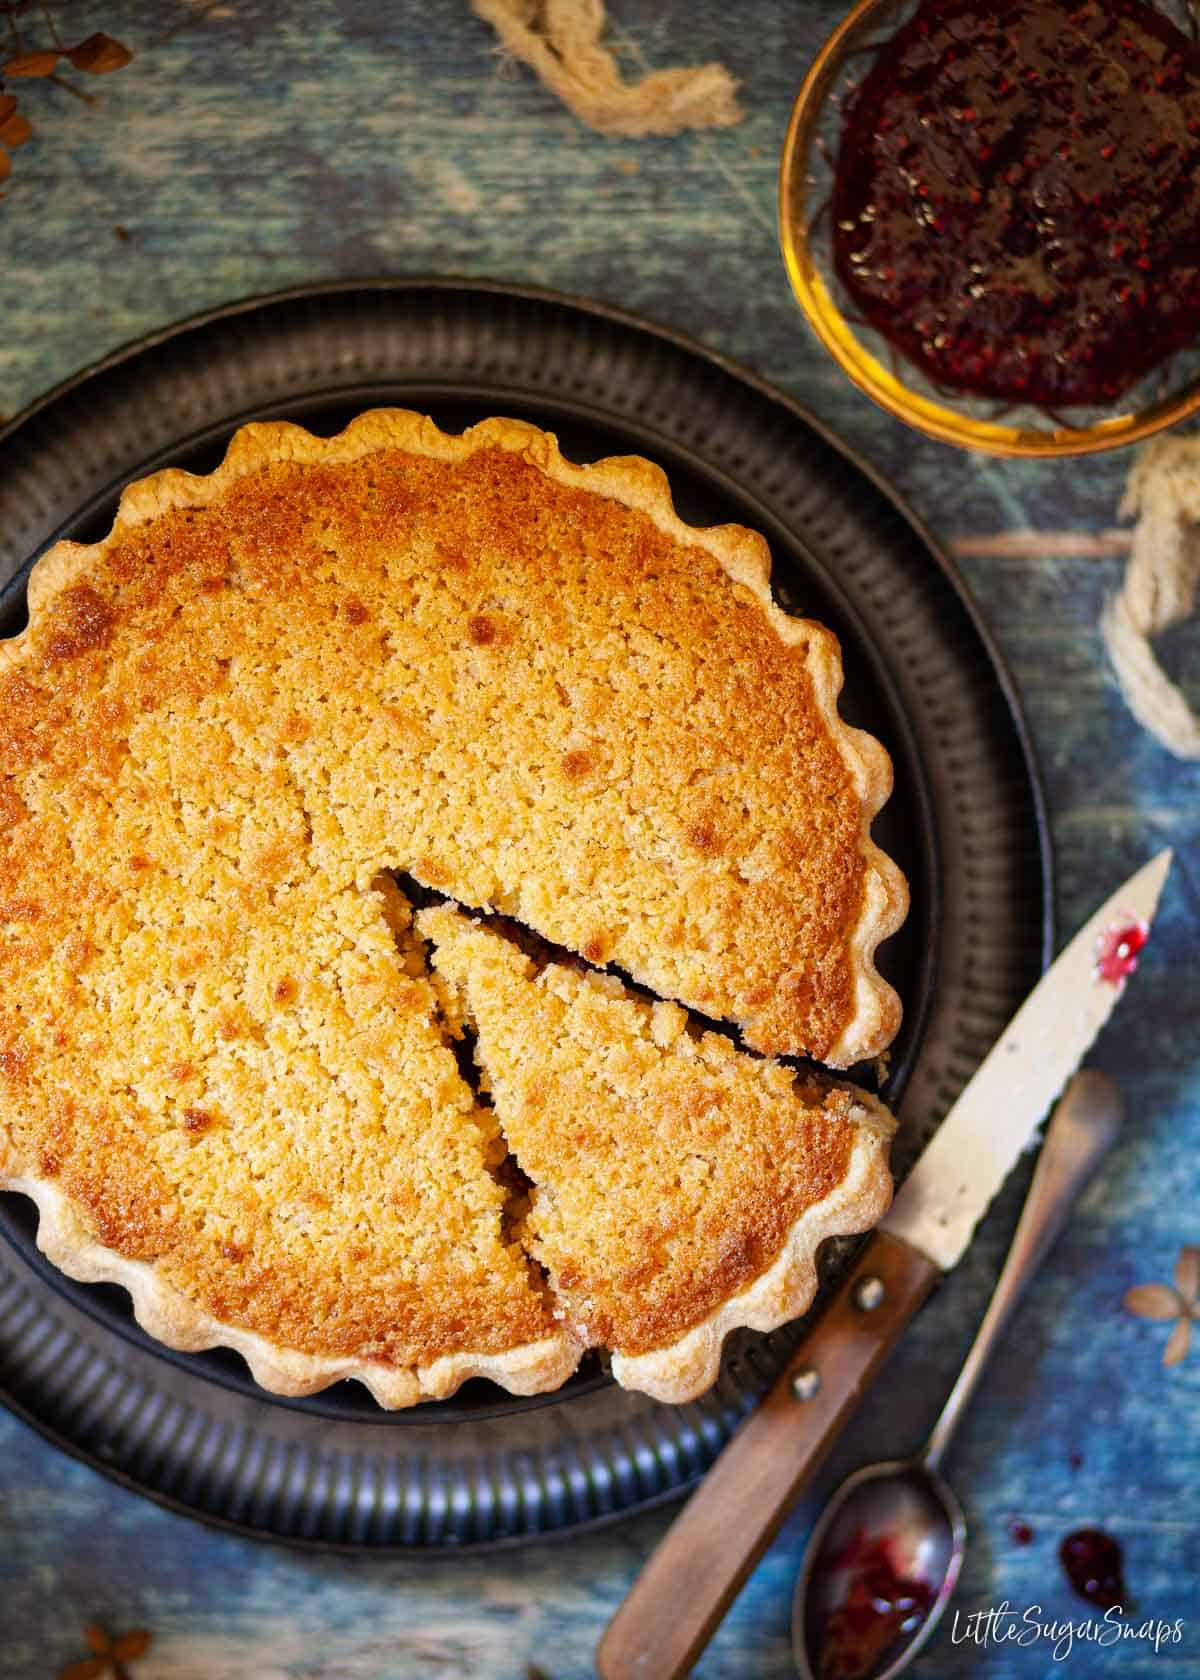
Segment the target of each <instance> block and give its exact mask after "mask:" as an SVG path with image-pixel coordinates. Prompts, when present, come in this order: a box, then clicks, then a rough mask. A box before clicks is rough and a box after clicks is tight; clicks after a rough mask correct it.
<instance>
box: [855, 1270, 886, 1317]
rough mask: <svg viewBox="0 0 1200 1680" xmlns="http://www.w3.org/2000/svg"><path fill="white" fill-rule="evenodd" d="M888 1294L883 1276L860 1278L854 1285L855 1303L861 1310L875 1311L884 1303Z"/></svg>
mask: <svg viewBox="0 0 1200 1680" xmlns="http://www.w3.org/2000/svg"><path fill="white" fill-rule="evenodd" d="M886 1295H887V1290H886V1289H885V1288H884V1287H883V1279H882V1278H877V1277H865V1278H860V1279H859V1280H858V1282H857V1283H856V1284H855V1286H854V1305H855V1306H856V1307H857V1308H858V1310H859V1312H874V1311H875V1308H876V1307H881V1306H882V1305H883V1302H884V1298H885V1297H886Z"/></svg>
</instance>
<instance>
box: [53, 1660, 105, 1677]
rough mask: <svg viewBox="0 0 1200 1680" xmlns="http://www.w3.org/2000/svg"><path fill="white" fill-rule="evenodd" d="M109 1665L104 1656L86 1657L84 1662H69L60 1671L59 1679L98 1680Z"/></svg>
mask: <svg viewBox="0 0 1200 1680" xmlns="http://www.w3.org/2000/svg"><path fill="white" fill-rule="evenodd" d="M107 1667H108V1662H107V1660H106V1659H105V1658H104V1657H84V1659H83V1661H82V1662H73V1663H68V1664H67V1666H66V1668H60V1669H59V1671H58V1680H98V1677H99V1676H100V1675H102V1674H103V1673H104V1670H105V1669H106V1668H107Z"/></svg>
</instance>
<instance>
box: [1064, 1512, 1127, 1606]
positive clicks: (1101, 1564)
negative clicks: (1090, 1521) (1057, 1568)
mask: <svg viewBox="0 0 1200 1680" xmlns="http://www.w3.org/2000/svg"><path fill="white" fill-rule="evenodd" d="M1058 1555H1059V1558H1060V1559H1061V1561H1062V1566H1063V1569H1064V1571H1065V1572H1066V1577H1067V1580H1068V1581H1070V1583H1071V1585H1072V1586H1073V1587H1074V1589H1075V1591H1076V1592H1077V1593H1078V1594H1079V1596H1080V1598H1085V1599H1087V1601H1088V1603H1089V1604H1096V1605H1099V1607H1100V1608H1101V1609H1102V1610H1111V1609H1114V1608H1115V1607H1116V1606H1117V1605H1118V1604H1124V1603H1125V1602H1126V1592H1125V1581H1124V1577H1123V1575H1122V1572H1121V1562H1122V1560H1121V1545H1120V1542H1119V1541H1118V1540H1114V1539H1113V1537H1112V1535H1111V1534H1106V1533H1105V1532H1104V1530H1103V1529H1102V1528H1078V1529H1076V1530H1075V1532H1074V1534H1068V1535H1067V1538H1066V1539H1065V1540H1064V1541H1063V1543H1062V1545H1061V1546H1060V1547H1059V1549H1058Z"/></svg>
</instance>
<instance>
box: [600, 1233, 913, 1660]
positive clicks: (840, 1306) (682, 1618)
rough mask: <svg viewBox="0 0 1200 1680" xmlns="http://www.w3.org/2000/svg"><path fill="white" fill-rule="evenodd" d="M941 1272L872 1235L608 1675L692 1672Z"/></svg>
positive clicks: (669, 1555)
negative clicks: (791, 1507)
mask: <svg viewBox="0 0 1200 1680" xmlns="http://www.w3.org/2000/svg"><path fill="white" fill-rule="evenodd" d="M940 1275H941V1274H940V1273H939V1271H938V1268H937V1267H936V1266H935V1265H934V1264H933V1262H932V1261H931V1260H928V1259H926V1257H925V1256H924V1255H923V1254H921V1253H919V1252H918V1250H916V1249H915V1248H910V1247H909V1245H908V1244H907V1243H905V1242H902V1241H900V1239H899V1238H898V1237H892V1236H888V1235H887V1234H886V1233H884V1232H882V1231H881V1232H877V1233H876V1234H875V1236H873V1237H872V1238H871V1240H870V1242H868V1243H867V1245H866V1247H865V1248H864V1249H863V1251H862V1254H861V1255H860V1256H859V1259H858V1262H857V1264H856V1265H854V1266H853V1267H851V1269H850V1273H849V1276H848V1277H847V1279H846V1281H845V1282H844V1283H843V1284H842V1286H841V1288H840V1289H839V1290H838V1292H837V1294H836V1295H835V1296H834V1297H833V1299H832V1301H831V1302H830V1305H829V1307H828V1308H827V1309H826V1311H825V1312H824V1313H823V1315H822V1317H821V1320H820V1322H819V1323H818V1325H817V1327H816V1329H815V1330H813V1331H812V1333H811V1334H810V1335H808V1336H807V1337H806V1338H805V1340H804V1342H803V1344H802V1345H801V1346H800V1348H798V1349H797V1351H796V1353H795V1354H794V1355H793V1357H792V1359H791V1360H790V1361H789V1362H788V1365H787V1366H786V1368H785V1369H784V1371H783V1372H782V1373H781V1374H780V1376H779V1378H778V1379H777V1381H776V1382H775V1384H774V1386H773V1387H772V1389H771V1390H770V1392H769V1393H768V1394H767V1397H766V1399H765V1400H764V1401H763V1402H762V1404H761V1405H760V1406H758V1407H757V1409H756V1410H755V1411H754V1412H752V1413H751V1414H750V1416H749V1417H748V1418H747V1420H746V1422H745V1423H744V1424H743V1425H742V1427H741V1428H740V1429H739V1430H738V1432H737V1434H736V1435H735V1436H734V1438H733V1440H732V1441H731V1442H730V1443H729V1445H728V1446H727V1447H726V1448H725V1450H724V1452H723V1453H722V1454H721V1456H720V1457H719V1458H718V1459H717V1462H716V1463H715V1464H714V1465H713V1468H712V1469H711V1470H710V1471H709V1472H708V1474H707V1476H706V1477H705V1478H704V1480H703V1482H702V1483H701V1484H700V1486H699V1487H698V1488H697V1490H696V1492H695V1493H694V1494H693V1495H692V1497H691V1499H690V1500H689V1501H688V1503H687V1504H686V1505H685V1506H684V1508H683V1510H682V1511H681V1512H680V1514H679V1516H678V1517H677V1518H676V1519H675V1521H674V1523H673V1524H672V1525H671V1527H670V1528H669V1529H668V1530H667V1533H666V1534H665V1535H664V1537H663V1539H662V1540H661V1541H660V1543H659V1545H658V1547H657V1549H656V1550H655V1551H654V1553H653V1554H652V1555H651V1557H650V1559H649V1561H648V1562H647V1564H646V1566H645V1568H644V1569H643V1570H642V1572H641V1574H640V1575H639V1576H638V1578H637V1580H636V1581H635V1582H634V1584H633V1586H632V1588H631V1589H630V1591H629V1594H628V1596H627V1597H626V1599H625V1601H624V1603H623V1604H622V1605H621V1607H620V1609H619V1610H618V1611H617V1613H616V1615H615V1616H614V1617H613V1619H612V1621H611V1622H610V1623H609V1625H608V1628H607V1629H606V1631H605V1633H604V1637H603V1638H602V1639H601V1641H600V1645H599V1649H598V1650H597V1653H596V1666H597V1671H598V1672H599V1674H600V1676H601V1680H679V1677H680V1676H682V1675H685V1674H687V1673H688V1672H689V1671H690V1670H691V1668H692V1665H693V1664H694V1663H695V1662H696V1661H697V1659H698V1658H699V1656H700V1653H701V1651H703V1649H704V1647H705V1646H706V1645H707V1644H708V1641H709V1640H710V1639H711V1638H712V1635H713V1632H714V1630H715V1629H716V1627H717V1625H718V1623H719V1622H720V1620H721V1618H722V1617H723V1616H724V1614H725V1612H726V1611H727V1610H728V1608H729V1606H730V1605H731V1604H732V1602H733V1600H734V1598H735V1597H736V1596H737V1594H738V1592H739V1591H740V1590H741V1588H742V1586H743V1584H744V1582H745V1580H746V1578H747V1576H748V1575H749V1574H750V1572H751V1570H752V1569H753V1568H754V1566H755V1564H756V1563H757V1562H758V1560H759V1558H760V1557H761V1556H762V1554H763V1553H764V1552H765V1551H766V1549H767V1547H768V1546H769V1545H770V1543H771V1541H772V1540H773V1539H774V1537H775V1535H776V1533H777V1532H778V1530H779V1526H780V1524H781V1523H782V1522H783V1519H784V1517H785V1516H786V1515H787V1512H788V1509H789V1507H790V1506H791V1505H792V1503H793V1501H794V1500H795V1499H796V1498H797V1496H798V1495H799V1493H800V1491H801V1489H802V1488H803V1487H804V1485H805V1483H806V1482H807V1481H808V1479H809V1477H810V1476H811V1475H812V1474H813V1472H814V1471H815V1470H816V1469H817V1466H818V1465H819V1464H820V1463H821V1461H822V1459H823V1458H824V1457H825V1454H826V1453H827V1452H828V1450H829V1448H830V1447H831V1446H832V1444H833V1442H834V1441H835V1440H836V1438H837V1435H838V1432H839V1430H840V1429H841V1427H842V1425H843V1423H844V1422H845V1421H846V1419H847V1417H848V1416H849V1415H850V1413H851V1412H852V1411H853V1410H854V1408H855V1407H856V1406H857V1405H858V1402H859V1401H860V1400H861V1399H862V1396H863V1393H864V1391H865V1389H866V1387H867V1385H868V1384H869V1382H870V1381H871V1378H872V1377H873V1376H874V1374H875V1371H876V1370H877V1369H878V1367H879V1365H880V1364H881V1363H882V1362H883V1360H884V1358H885V1357H886V1355H887V1354H888V1353H889V1352H890V1350H891V1348H892V1347H893V1345H894V1344H895V1342H896V1341H897V1339H898V1338H899V1336H900V1333H901V1332H902V1331H903V1329H904V1328H905V1326H906V1325H907V1324H908V1323H909V1321H910V1320H911V1319H912V1317H913V1316H914V1314H915V1313H916V1311H917V1309H918V1307H919V1306H920V1305H921V1303H922V1302H923V1301H924V1299H925V1297H926V1295H927V1294H928V1293H929V1291H930V1289H931V1288H932V1286H933V1283H934V1281H935V1279H936V1278H938V1277H939V1276H940Z"/></svg>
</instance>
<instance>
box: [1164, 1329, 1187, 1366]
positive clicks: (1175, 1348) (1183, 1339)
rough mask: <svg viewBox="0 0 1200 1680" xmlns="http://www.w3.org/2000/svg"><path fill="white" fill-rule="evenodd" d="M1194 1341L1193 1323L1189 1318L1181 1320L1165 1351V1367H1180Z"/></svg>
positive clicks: (1170, 1336)
mask: <svg viewBox="0 0 1200 1680" xmlns="http://www.w3.org/2000/svg"><path fill="white" fill-rule="evenodd" d="M1191 1341H1192V1323H1191V1320H1190V1319H1188V1318H1181V1319H1180V1320H1179V1323H1178V1324H1177V1325H1176V1326H1175V1328H1174V1330H1172V1332H1171V1334H1170V1335H1169V1336H1168V1338H1167V1345H1166V1347H1165V1349H1164V1350H1163V1357H1162V1362H1163V1364H1164V1365H1178V1364H1179V1361H1180V1360H1181V1359H1183V1358H1184V1356H1185V1355H1186V1353H1187V1350H1188V1348H1189V1347H1190V1346H1191Z"/></svg>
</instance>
